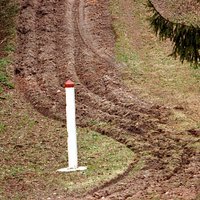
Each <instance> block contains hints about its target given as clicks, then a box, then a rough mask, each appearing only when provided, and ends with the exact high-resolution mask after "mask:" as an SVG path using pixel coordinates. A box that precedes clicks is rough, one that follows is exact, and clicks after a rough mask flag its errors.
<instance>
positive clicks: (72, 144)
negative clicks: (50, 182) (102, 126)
mask: <svg viewBox="0 0 200 200" xmlns="http://www.w3.org/2000/svg"><path fill="white" fill-rule="evenodd" d="M65 93H66V120H67V132H68V141H67V144H68V167H67V168H62V169H59V170H58V171H59V172H71V171H77V170H85V169H86V167H78V151H77V134H76V113H75V112H76V108H75V89H74V83H73V82H72V81H70V80H68V81H67V82H66V83H65Z"/></svg>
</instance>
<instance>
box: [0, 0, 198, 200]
mask: <svg viewBox="0 0 200 200" xmlns="http://www.w3.org/2000/svg"><path fill="white" fill-rule="evenodd" d="M150 14H151V13H150V12H149V10H148V8H147V7H146V1H144V0H142V1H141V0H140V1H139V0H136V1H132V0H124V1H123V0H110V1H105V0H87V1H86V0H61V1H59V2H58V1H56V0H52V1H48V2H47V1H45V2H44V1H42V0H36V1H20V10H19V17H18V22H17V28H16V29H17V30H16V38H15V46H16V50H15V52H14V53H11V54H10V57H8V58H7V59H8V60H9V61H7V60H6V59H5V58H2V62H0V66H2V68H1V72H2V74H3V76H4V77H6V78H4V79H3V80H4V82H3V81H1V80H0V81H1V84H2V89H1V91H0V106H1V111H0V119H1V121H0V141H1V142H0V145H1V146H0V148H1V154H2V155H1V157H2V158H3V159H2V161H1V166H2V169H3V173H2V174H1V176H0V178H1V182H0V197H1V198H2V199H72V200H74V199H91V200H92V199H108V200H109V199H112V200H113V199H116V200H118V199H130V200H134V199H137V200H138V199H139V200H140V199H141V200H142V199H144V200H147V199H152V200H153V199H154V200H157V199H163V200H165V199H166V200H169V199H174V200H175V199H184V200H198V199H200V187H199V185H200V173H199V171H200V160H199V158H200V140H199V139H200V138H199V136H200V103H199V96H200V90H199V81H200V70H199V69H195V68H193V67H192V66H190V65H189V64H188V63H184V64H181V63H180V62H179V61H178V60H174V59H173V58H171V57H169V56H168V55H169V54H170V52H171V49H172V47H171V44H170V42H169V41H165V42H161V41H159V39H158V38H156V36H155V35H154V34H153V32H152V30H151V29H150V27H149V22H148V17H149V16H150ZM2 57H3V56H2ZM11 60H12V62H11ZM6 72H7V73H6ZM7 74H8V75H7ZM68 79H71V80H72V81H74V82H75V84H76V98H77V99H76V107H77V112H76V113H77V125H78V137H79V148H80V164H81V165H88V170H87V171H85V172H78V173H75V174H73V173H72V174H59V173H57V172H56V170H57V169H58V168H61V167H64V166H65V165H66V164H67V158H66V141H67V136H66V128H65V93H64V88H63V86H64V83H65V81H66V80H68ZM12 82H13V83H14V84H13V83H12Z"/></svg>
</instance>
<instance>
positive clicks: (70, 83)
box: [65, 80, 75, 88]
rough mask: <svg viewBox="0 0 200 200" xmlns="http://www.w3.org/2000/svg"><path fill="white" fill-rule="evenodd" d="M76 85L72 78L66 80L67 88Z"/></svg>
mask: <svg viewBox="0 0 200 200" xmlns="http://www.w3.org/2000/svg"><path fill="white" fill-rule="evenodd" d="M74 85H75V84H74V82H72V81H71V80H68V81H66V82H65V88H73V87H74Z"/></svg>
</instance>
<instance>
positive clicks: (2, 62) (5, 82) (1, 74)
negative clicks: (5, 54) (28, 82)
mask: <svg viewBox="0 0 200 200" xmlns="http://www.w3.org/2000/svg"><path fill="white" fill-rule="evenodd" d="M9 64H10V60H9V59H8V58H2V59H0V94H1V93H2V92H3V87H5V86H6V87H8V88H9V89H13V88H14V85H13V83H11V82H10V80H9V79H10V78H9V76H8V74H7V72H6V67H7V66H8V65H9Z"/></svg>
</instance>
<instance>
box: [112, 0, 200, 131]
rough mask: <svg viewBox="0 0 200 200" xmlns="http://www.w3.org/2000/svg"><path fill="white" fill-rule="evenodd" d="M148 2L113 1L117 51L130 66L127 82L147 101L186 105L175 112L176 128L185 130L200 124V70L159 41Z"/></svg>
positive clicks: (121, 59)
mask: <svg viewBox="0 0 200 200" xmlns="http://www.w3.org/2000/svg"><path fill="white" fill-rule="evenodd" d="M127 3H128V4H129V7H128V8H127V7H126V5H127ZM145 3H146V1H145V0H142V1H141V0H137V1H131V0H128V2H126V3H123V2H122V1H114V0H111V6H110V10H111V13H112V15H113V18H114V24H113V28H114V30H115V33H116V36H117V41H116V46H115V53H116V57H117V59H118V60H119V61H121V62H124V63H126V66H127V67H125V68H124V69H123V71H122V73H123V79H124V83H125V84H126V85H127V86H129V87H133V88H134V90H136V91H138V93H139V94H140V96H141V98H143V99H147V101H154V102H157V103H158V104H164V105H166V106H168V107H171V108H172V109H173V107H176V106H177V105H178V106H182V107H183V110H176V109H175V110H174V111H173V112H174V114H173V115H172V118H171V123H173V124H172V126H173V129H174V128H175V129H176V130H177V131H182V130H185V129H186V128H187V129H189V128H191V127H197V124H198V123H199V121H200V115H199V113H200V104H199V101H198V97H199V92H200V88H199V81H200V69H199V68H197V69H195V68H194V67H192V66H190V65H189V64H187V63H184V64H182V63H180V62H179V61H178V60H174V59H173V58H172V57H170V56H169V54H170V52H171V46H170V42H169V41H166V42H161V41H159V39H158V38H156V36H155V35H154V33H153V31H152V30H151V29H150V26H149V22H148V16H149V14H148V9H147V7H146V5H145ZM145 13H146V14H145Z"/></svg>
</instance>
